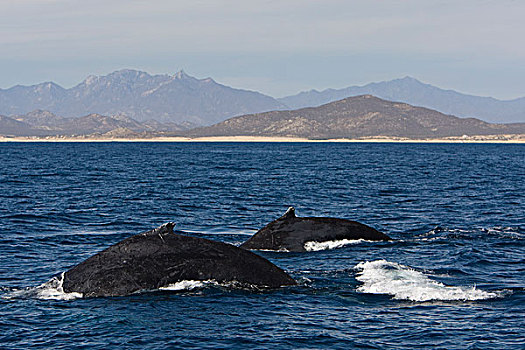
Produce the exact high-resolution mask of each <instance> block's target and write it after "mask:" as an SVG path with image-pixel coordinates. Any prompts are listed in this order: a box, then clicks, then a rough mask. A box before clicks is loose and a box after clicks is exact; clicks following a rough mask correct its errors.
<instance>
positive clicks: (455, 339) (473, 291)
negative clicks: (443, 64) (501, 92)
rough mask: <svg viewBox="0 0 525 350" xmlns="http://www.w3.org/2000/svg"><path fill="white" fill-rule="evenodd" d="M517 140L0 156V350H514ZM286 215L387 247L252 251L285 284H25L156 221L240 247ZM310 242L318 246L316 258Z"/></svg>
mask: <svg viewBox="0 0 525 350" xmlns="http://www.w3.org/2000/svg"><path fill="white" fill-rule="evenodd" d="M524 179H525V146H523V145H496V144H375V143H374V144H354V143H345V144H339V143H3V144H0V348H9V349H21V348H53V349H61V348H63V349H82V348H89V349H96V348H100V349H107V348H123V349H129V348H141V349H142V348H145V349H159V348H198V349H204V348H254V349H257V348H258V349H266V348H330V349H361V348H363V349H407V348H433V349H524V348H525V335H524V331H525V268H524V266H525V199H524V198H525V181H524ZM290 205H293V206H294V207H295V208H296V211H297V214H298V215H299V216H332V217H342V218H348V219H352V220H357V221H361V222H363V223H365V224H368V225H370V226H372V227H374V228H376V229H378V230H380V231H383V232H385V233H387V234H388V235H390V236H391V237H393V238H394V239H395V240H394V241H392V242H381V243H373V242H351V243H350V244H347V245H344V246H341V247H338V248H334V249H322V250H318V251H312V252H308V253H285V252H257V253H258V254H261V255H262V256H264V257H266V258H268V259H269V260H271V261H272V262H274V263H275V264H276V265H278V266H279V267H281V268H283V269H284V270H286V271H287V272H288V273H290V274H291V275H292V276H293V277H294V278H295V279H296V280H298V281H299V282H300V284H299V286H297V287H290V288H282V289H278V290H273V291H263V292H249V291H246V290H231V289H228V288H224V287H220V286H208V287H201V288H194V289H190V290H184V291H179V292H162V293H160V292H152V293H144V294H140V295H133V296H129V297H118V298H77V299H72V300H62V299H60V298H57V296H56V295H55V296H53V295H49V294H38V293H36V292H35V291H37V290H38V288H36V289H35V287H37V286H39V285H41V284H42V283H44V282H46V281H48V280H49V279H50V278H51V277H53V276H55V275H57V274H60V273H61V272H63V271H65V270H67V269H68V268H70V267H72V266H73V265H75V264H77V263H79V262H81V261H83V260H84V259H86V258H87V257H89V256H91V255H93V254H95V253H97V252H99V251H101V250H103V249H105V248H106V247H108V246H109V245H111V244H114V243H116V242H118V241H120V240H122V239H124V238H126V237H128V236H130V235H134V234H136V233H139V232H142V231H146V230H150V229H152V228H154V227H157V226H159V225H161V224H163V223H165V222H167V221H174V222H176V223H177V229H178V230H179V232H180V233H184V234H189V235H196V236H200V237H206V238H210V239H214V240H220V241H225V242H229V243H233V244H240V243H241V242H243V241H245V240H246V239H247V238H248V237H249V236H250V235H251V234H253V233H254V232H255V231H256V230H257V229H259V228H260V227H262V226H263V225H265V224H266V223H268V222H269V221H271V220H274V219H275V218H277V217H279V216H280V215H281V214H283V213H284V211H285V210H286V209H287V208H288V206H290ZM321 248H323V247H319V249H321Z"/></svg>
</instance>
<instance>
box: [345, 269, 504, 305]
mask: <svg viewBox="0 0 525 350" xmlns="http://www.w3.org/2000/svg"><path fill="white" fill-rule="evenodd" d="M354 268H355V269H356V270H358V271H359V272H358V275H357V277H356V279H357V280H358V281H359V282H362V283H363V284H362V285H361V286H359V287H358V288H357V291H358V292H361V293H370V294H388V295H392V296H393V297H394V299H400V300H411V301H430V300H443V301H452V300H463V301H466V300H484V299H492V298H497V297H500V296H501V293H495V292H486V291H483V290H479V289H476V287H453V286H446V285H444V284H443V283H440V282H437V281H434V280H432V279H430V278H429V277H428V276H427V275H425V274H424V273H422V272H419V271H416V270H414V269H412V268H410V267H408V266H404V265H401V264H398V263H394V262H389V261H386V260H376V261H370V262H368V261H367V262H361V263H359V264H357V265H356V266H355V267H354Z"/></svg>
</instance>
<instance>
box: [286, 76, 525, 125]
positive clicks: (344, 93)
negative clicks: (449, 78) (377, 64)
mask: <svg viewBox="0 0 525 350" xmlns="http://www.w3.org/2000/svg"><path fill="white" fill-rule="evenodd" d="M363 94H371V95H374V96H377V97H380V98H383V99H386V100H390V101H399V102H405V103H409V104H411V105H415V106H421V107H427V108H431V109H435V110H437V111H440V112H442V113H445V114H453V115H456V116H459V117H477V118H481V119H483V120H485V121H489V122H497V123H511V122H523V121H525V98H521V99H515V100H510V101H501V100H497V99H494V98H492V97H480V96H473V95H467V94H463V93H460V92H456V91H454V90H445V89H441V88H439V87H436V86H433V85H430V84H427V83H423V82H421V81H419V80H417V79H416V78H414V77H411V76H405V77H403V78H398V79H394V80H390V81H383V82H376V83H370V84H367V85H363V86H349V87H347V88H343V89H326V90H323V91H321V92H315V91H309V92H302V93H299V94H297V95H293V96H287V97H283V98H280V99H278V101H280V102H282V103H284V104H286V105H288V106H289V107H291V108H293V109H295V108H302V107H316V106H320V105H323V104H326V103H330V102H333V101H337V100H341V99H344V98H347V97H351V96H358V95H363Z"/></svg>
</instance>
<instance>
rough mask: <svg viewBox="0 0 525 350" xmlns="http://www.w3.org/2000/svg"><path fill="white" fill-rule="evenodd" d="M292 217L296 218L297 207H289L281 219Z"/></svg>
mask: <svg viewBox="0 0 525 350" xmlns="http://www.w3.org/2000/svg"><path fill="white" fill-rule="evenodd" d="M290 218H295V208H294V207H290V208H288V210H287V211H286V213H284V215H283V216H281V219H290Z"/></svg>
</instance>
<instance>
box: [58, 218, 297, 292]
mask: <svg viewBox="0 0 525 350" xmlns="http://www.w3.org/2000/svg"><path fill="white" fill-rule="evenodd" d="M184 280H195V281H206V280H213V281H216V282H219V283H224V282H232V283H237V284H239V285H241V286H246V287H261V288H264V287H270V288H275V287H279V286H285V285H294V284H296V282H295V281H294V280H293V279H292V278H291V277H290V276H289V275H288V274H286V273H285V272H284V271H283V270H281V269H280V268H278V267H277V266H275V265H274V264H272V263H271V262H269V261H268V260H266V259H264V258H262V257H260V256H258V255H256V254H253V253H251V252H248V251H245V250H243V249H240V248H237V247H235V246H233V245H231V244H226V243H222V242H215V241H211V240H207V239H204V238H198V237H191V236H185V235H179V234H175V233H174V232H173V224H167V225H163V226H162V227H160V228H158V229H156V230H152V231H148V232H145V233H141V234H138V235H135V236H132V237H129V238H127V239H125V240H123V241H121V242H119V243H117V244H115V245H113V246H111V247H109V248H108V249H106V250H104V251H102V252H100V253H98V254H96V255H94V256H92V257H90V258H88V259H87V260H85V261H84V262H82V263H80V264H78V265H77V266H75V267H73V268H72V269H70V270H69V271H67V272H66V273H65V274H64V280H63V288H64V291H65V292H67V293H69V292H78V293H82V294H83V295H84V296H117V295H128V294H131V293H134V292H139V291H143V290H154V289H158V288H160V287H164V286H168V285H170V284H173V283H176V282H179V281H184Z"/></svg>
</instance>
